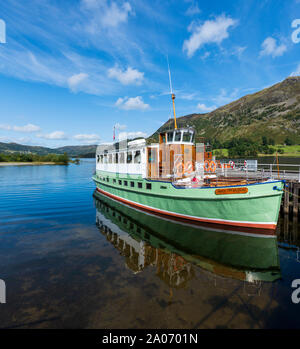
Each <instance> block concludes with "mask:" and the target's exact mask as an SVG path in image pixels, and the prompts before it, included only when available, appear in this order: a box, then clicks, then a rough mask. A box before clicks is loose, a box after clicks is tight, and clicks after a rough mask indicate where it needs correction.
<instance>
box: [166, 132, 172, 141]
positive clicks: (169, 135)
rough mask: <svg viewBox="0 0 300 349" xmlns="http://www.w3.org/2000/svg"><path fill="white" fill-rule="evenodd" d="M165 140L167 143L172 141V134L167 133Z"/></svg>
mask: <svg viewBox="0 0 300 349" xmlns="http://www.w3.org/2000/svg"><path fill="white" fill-rule="evenodd" d="M167 139H168V142H172V141H173V132H168V135H167Z"/></svg>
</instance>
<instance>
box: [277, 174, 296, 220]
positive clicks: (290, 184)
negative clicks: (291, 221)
mask: <svg viewBox="0 0 300 349" xmlns="http://www.w3.org/2000/svg"><path fill="white" fill-rule="evenodd" d="M281 208H282V212H283V213H284V214H292V215H293V216H294V217H298V216H299V210H300V183H299V182H298V181H295V180H286V187H285V190H284V195H283V199H282V205H281Z"/></svg>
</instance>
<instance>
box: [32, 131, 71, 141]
mask: <svg viewBox="0 0 300 349" xmlns="http://www.w3.org/2000/svg"><path fill="white" fill-rule="evenodd" d="M37 136H38V137H39V138H45V139H54V140H58V139H67V138H68V137H67V136H66V134H65V133H64V132H63V131H54V132H51V133H47V134H39V135H37Z"/></svg>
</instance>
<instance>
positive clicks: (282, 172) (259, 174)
mask: <svg viewBox="0 0 300 349" xmlns="http://www.w3.org/2000/svg"><path fill="white" fill-rule="evenodd" d="M216 174H217V175H219V176H220V175H221V176H224V177H242V178H257V179H258V178H261V179H264V178H270V179H285V180H294V181H298V182H299V183H300V164H284V163H279V164H277V163H257V167H256V168H255V169H254V170H252V169H249V168H248V167H247V164H245V163H243V162H240V163H238V162H237V163H235V164H234V166H231V163H230V162H228V163H223V164H222V167H221V168H217V170H216Z"/></svg>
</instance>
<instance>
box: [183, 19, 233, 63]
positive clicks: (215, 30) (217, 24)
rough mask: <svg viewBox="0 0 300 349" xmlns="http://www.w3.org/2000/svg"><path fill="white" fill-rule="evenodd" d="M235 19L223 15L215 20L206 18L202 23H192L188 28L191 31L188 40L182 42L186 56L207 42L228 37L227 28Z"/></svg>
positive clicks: (217, 41) (189, 55) (220, 40)
mask: <svg viewBox="0 0 300 349" xmlns="http://www.w3.org/2000/svg"><path fill="white" fill-rule="evenodd" d="M236 23H237V20H235V19H232V18H230V17H226V16H225V15H221V16H219V17H217V18H216V19H215V20H207V21H205V22H204V23H203V24H202V25H195V23H192V24H191V25H190V26H189V28H188V30H189V31H190V32H191V33H192V34H191V37H190V38H189V39H188V40H185V41H184V43H183V51H187V55H188V57H192V56H193V54H194V53H195V52H196V51H197V50H198V49H199V48H201V47H202V46H203V45H205V44H208V43H216V44H220V43H221V42H222V41H223V40H224V39H226V38H228V36H229V34H228V29H229V28H230V27H232V26H234V25H235V24H236Z"/></svg>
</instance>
